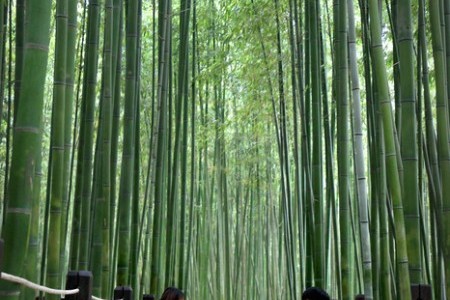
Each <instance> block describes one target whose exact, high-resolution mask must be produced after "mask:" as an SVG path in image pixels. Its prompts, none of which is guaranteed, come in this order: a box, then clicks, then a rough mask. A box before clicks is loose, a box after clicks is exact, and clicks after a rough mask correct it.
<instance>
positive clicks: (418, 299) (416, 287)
mask: <svg viewBox="0 0 450 300" xmlns="http://www.w3.org/2000/svg"><path fill="white" fill-rule="evenodd" d="M411 296H412V300H431V286H429V285H426V284H411Z"/></svg>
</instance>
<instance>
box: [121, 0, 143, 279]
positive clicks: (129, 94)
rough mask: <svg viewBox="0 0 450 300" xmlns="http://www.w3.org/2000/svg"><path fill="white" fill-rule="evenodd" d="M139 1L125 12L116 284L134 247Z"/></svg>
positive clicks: (125, 276) (124, 276) (126, 276)
mask: <svg viewBox="0 0 450 300" xmlns="http://www.w3.org/2000/svg"><path fill="white" fill-rule="evenodd" d="M138 10H139V1H137V0H132V1H130V2H129V3H128V8H127V11H126V74H127V76H126V82H125V110H124V126H123V145H124V146H123V152H122V166H121V177H120V190H119V216H118V220H119V225H118V226H119V230H120V232H121V234H120V235H119V240H118V243H119V252H118V261H117V283H118V284H119V285H126V284H128V283H129V277H128V272H129V260H130V251H131V250H130V247H131V244H130V242H131V209H132V201H131V199H132V197H131V196H132V192H133V191H132V184H133V174H134V173H133V170H132V168H133V161H134V159H135V157H134V147H135V146H134V138H135V137H134V135H135V129H134V128H135V119H136V116H135V115H136V99H137V98H136V97H137V96H136V81H137V76H136V75H137V54H138V48H137V42H138V41H137V32H138Z"/></svg>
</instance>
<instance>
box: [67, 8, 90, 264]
mask: <svg viewBox="0 0 450 300" xmlns="http://www.w3.org/2000/svg"><path fill="white" fill-rule="evenodd" d="M86 13H87V6H86V5H84V6H83V17H82V31H81V34H80V40H79V42H78V46H77V51H78V52H79V53H78V61H79V65H78V78H77V83H79V82H81V76H82V74H83V65H82V62H83V52H84V48H85V44H86V43H85V41H86V38H85V36H86V34H85V32H86ZM80 91H81V86H80V84H78V85H77V95H76V99H77V106H76V111H75V116H76V117H75V124H74V132H73V144H74V145H75V141H76V139H77V131H76V130H77V129H78V123H80V124H82V122H81V120H79V119H80V118H79V117H78V115H79V110H80V106H81V105H80V104H79V102H80V101H79V99H80ZM78 134H81V129H80V130H79V131H78ZM79 148H80V147H79ZM81 149H82V147H81ZM75 151H76V150H75V147H74V149H73V154H72V163H71V164H72V166H71V167H73V164H74V161H75V156H76V155H75ZM80 165H81V162H80V161H79V160H78V161H77V169H76V172H75V175H76V178H75V180H76V181H75V185H76V186H75V188H79V184H81V183H82V181H81V176H80V173H79V172H80V170H81V169H80V168H79V166H80ZM71 184H72V182H71ZM70 187H71V189H72V185H71V186H70ZM72 210H73V215H72V232H71V235H70V254H69V268H70V269H71V270H75V269H77V267H78V259H79V251H80V247H79V243H80V233H81V198H80V197H77V195H75V197H74V199H73V208H72Z"/></svg>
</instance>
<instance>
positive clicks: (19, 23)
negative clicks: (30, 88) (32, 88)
mask: <svg viewBox="0 0 450 300" xmlns="http://www.w3.org/2000/svg"><path fill="white" fill-rule="evenodd" d="M25 1H26V0H18V1H17V2H16V24H15V25H16V31H15V41H16V43H15V46H16V47H15V69H14V110H13V111H14V116H13V124H16V118H17V113H18V108H19V101H20V91H21V89H22V86H21V85H22V74H23V60H24V51H25V48H24V43H25V11H26V10H25ZM12 7H13V6H12V4H11V8H10V9H11V10H12Z"/></svg>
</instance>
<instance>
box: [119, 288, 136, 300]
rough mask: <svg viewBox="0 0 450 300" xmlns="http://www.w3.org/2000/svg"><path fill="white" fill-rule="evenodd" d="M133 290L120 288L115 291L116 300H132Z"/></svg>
mask: <svg viewBox="0 0 450 300" xmlns="http://www.w3.org/2000/svg"><path fill="white" fill-rule="evenodd" d="M132 297H133V290H132V289H131V288H130V287H129V286H118V287H116V288H115V289H114V299H123V300H131V299H132Z"/></svg>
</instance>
